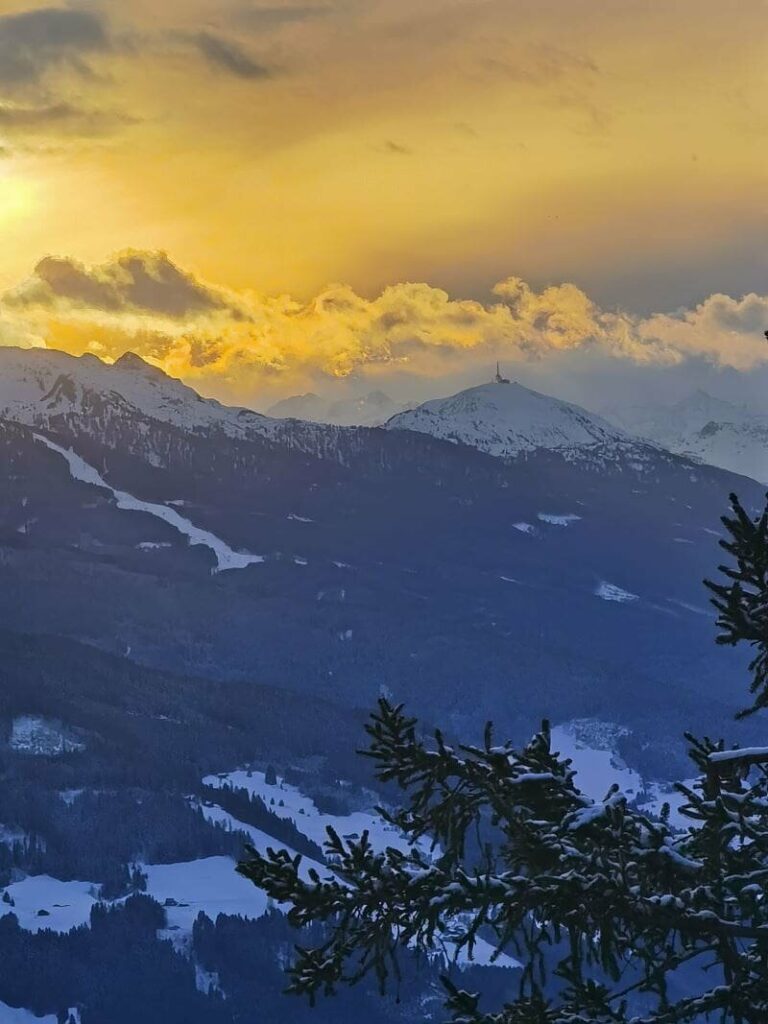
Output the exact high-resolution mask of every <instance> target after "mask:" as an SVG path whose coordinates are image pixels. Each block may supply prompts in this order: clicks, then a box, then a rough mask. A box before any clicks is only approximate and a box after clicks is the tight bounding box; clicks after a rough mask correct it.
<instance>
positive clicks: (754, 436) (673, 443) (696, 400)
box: [609, 391, 768, 483]
mask: <svg viewBox="0 0 768 1024" xmlns="http://www.w3.org/2000/svg"><path fill="white" fill-rule="evenodd" d="M609 415H610V417H611V419H612V420H614V421H615V422H616V423H618V424H620V425H621V426H622V427H624V428H625V429H627V430H629V431H631V432H632V433H635V434H639V435H640V436H642V437H647V438H649V439H651V440H653V441H655V442H657V443H658V444H660V445H663V447H665V448H667V449H669V451H672V452H676V453H678V454H680V455H685V456H687V457H689V458H695V459H698V460H701V461H702V462H708V463H710V465H713V466H720V467H721V468H722V469H728V470H730V471H731V472H732V473H741V474H743V475H744V476H751V477H752V478H753V479H755V480H758V481H759V482H760V483H768V414H760V413H757V412H754V411H752V410H751V409H748V408H747V407H746V406H742V405H736V404H734V403H731V402H725V401H723V400H722V399H720V398H715V397H713V396H712V395H709V394H707V393H706V392H705V391H696V392H695V393H694V394H692V395H690V396H689V397H688V398H686V399H684V400H683V401H681V402H678V403H677V404H675V405H671V406H661V405H645V406H629V407H626V408H623V409H616V410H611V412H610V414H609Z"/></svg>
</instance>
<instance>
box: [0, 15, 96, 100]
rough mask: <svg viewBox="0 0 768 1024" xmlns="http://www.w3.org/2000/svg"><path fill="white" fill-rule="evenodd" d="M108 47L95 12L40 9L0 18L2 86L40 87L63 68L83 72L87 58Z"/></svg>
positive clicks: (0, 82) (0, 76)
mask: <svg viewBox="0 0 768 1024" xmlns="http://www.w3.org/2000/svg"><path fill="white" fill-rule="evenodd" d="M109 47H110V41H109V37H108V34H107V32H106V29H105V27H104V24H103V22H102V21H101V19H100V18H99V16H98V15H97V14H95V13H93V12H92V11H85V10H78V9H74V8H65V7H41V8H37V9H35V10H30V11H21V12H19V13H15V14H6V15H4V16H0V84H2V85H4V86H6V87H9V86H19V85H27V84H37V83H38V82H39V81H40V79H41V78H42V77H43V76H44V75H45V73H46V72H47V71H48V70H49V69H51V68H55V67H61V66H62V65H66V66H69V67H70V68H73V69H75V70H78V71H84V70H85V65H84V64H83V62H82V61H83V57H84V56H85V55H88V54H90V53H95V52H99V51H104V50H108V49H109Z"/></svg>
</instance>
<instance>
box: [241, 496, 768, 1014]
mask: <svg viewBox="0 0 768 1024" xmlns="http://www.w3.org/2000/svg"><path fill="white" fill-rule="evenodd" d="M731 504H732V513H731V515H730V516H726V517H724V518H723V523H724V525H725V527H726V529H727V532H728V539H727V540H725V541H723V542H722V543H723V547H724V548H725V550H726V551H727V552H728V554H729V556H730V557H731V560H732V561H731V563H730V564H729V565H727V566H723V567H721V570H722V572H723V574H724V577H725V578H724V580H723V581H721V582H715V583H708V584H707V585H708V586H709V587H710V589H711V591H712V592H713V594H714V601H713V603H714V604H715V607H716V608H717V611H718V625H719V628H720V634H719V636H718V642H720V643H725V644H738V643H747V644H749V645H751V646H752V648H753V650H754V657H753V660H752V662H751V666H750V672H751V675H752V685H751V692H752V697H753V703H752V705H751V706H750V707H749V708H747V709H746V710H745V711H743V712H741V714H752V713H754V712H756V711H758V710H760V709H762V708H765V707H768V509H767V510H766V512H765V513H764V514H763V515H762V516H760V517H759V518H756V519H753V518H751V517H750V516H749V514H748V513H747V512H746V511H745V510H744V509H743V508H742V507H741V505H740V504H739V502H738V500H737V499H736V498H735V497H732V498H731ZM367 732H368V736H369V740H370V744H369V748H368V750H367V751H365V754H366V755H367V756H368V757H370V758H372V759H373V761H374V764H375V768H376V774H377V776H378V778H379V779H380V780H381V781H382V782H386V783H392V782H394V783H396V784H397V785H398V786H399V787H400V789H401V790H402V792H403V794H404V801H403V806H402V807H400V808H399V809H397V810H394V811H387V810H384V809H382V812H381V813H382V814H383V815H384V817H385V818H386V819H387V820H388V821H389V822H390V823H391V824H392V825H394V826H396V827H397V828H398V829H399V830H401V831H402V832H403V833H404V834H405V835H407V836H408V837H409V838H410V839H411V840H412V841H413V845H412V847H411V849H410V852H408V853H403V852H401V851H399V850H395V849H388V850H386V851H385V852H383V853H381V852H375V851H374V849H373V848H372V846H371V843H370V841H369V838H368V836H367V835H366V834H363V835H362V837H361V838H359V839H346V840H342V839H341V838H340V837H339V836H338V835H337V834H336V833H335V832H333V831H332V830H329V837H328V841H327V843H326V856H327V862H328V871H327V872H322V873H321V872H318V871H316V870H311V871H309V872H308V873H307V872H305V871H304V870H303V869H302V868H301V865H300V860H301V859H300V858H299V857H292V856H291V855H290V854H289V853H288V852H287V851H285V850H281V851H274V850H270V851H268V853H267V854H260V853H258V852H257V851H256V850H253V849H251V850H250V851H249V856H248V859H247V860H246V861H245V862H244V863H243V864H241V865H240V867H239V870H240V872H241V873H242V874H243V875H245V876H246V877H247V878H250V879H251V880H252V881H253V882H255V884H256V885H258V886H260V887H261V888H263V889H264V890H265V891H266V892H267V893H268V895H269V896H270V897H271V898H272V899H274V900H277V901H280V902H285V903H288V904H289V905H290V906H291V909H290V911H289V919H290V921H291V922H292V923H293V924H294V925H296V926H299V927H300V926H303V925H306V924H309V923H312V922H324V923H325V924H326V925H327V927H328V938H327V940H326V941H325V942H324V943H323V944H321V945H319V946H317V947H315V948H308V949H305V948H298V950H297V956H296V960H295V962H294V964H293V966H292V967H291V969H290V987H289V991H292V992H294V993H298V994H304V995H306V996H309V998H310V1000H314V999H315V998H316V997H317V996H318V995H320V994H330V993H333V992H334V991H335V990H336V989H337V988H338V987H339V986H341V985H343V984H352V983H354V982H356V981H358V980H360V979H361V978H363V977H364V976H366V975H368V974H371V973H373V974H374V975H375V976H376V977H377V978H378V981H379V984H380V986H381V987H382V988H384V987H385V986H386V984H387V983H388V982H389V981H391V980H392V979H393V977H394V978H397V974H398V969H399V967H398V965H399V956H400V954H402V952H403V951H404V950H406V949H409V948H416V949H420V950H424V951H427V952H429V951H433V950H435V949H436V948H439V945H440V943H441V942H442V941H443V940H445V939H449V940H450V942H451V945H452V948H454V949H456V950H457V951H459V952H460V953H461V954H462V955H465V956H468V957H470V958H471V956H472V953H473V949H474V947H475V945H476V943H477V941H478V939H479V938H483V939H485V940H488V941H490V942H491V943H493V945H494V946H495V948H496V950H497V951H498V953H501V952H506V953H509V954H510V955H512V956H514V957H516V958H517V959H518V960H519V962H520V964H521V968H522V969H521V970H520V972H519V975H520V980H519V989H518V991H517V992H516V994H515V996H514V998H512V999H511V1000H510V1001H509V1002H508V1003H506V1004H505V1005H504V1006H501V1007H487V1006H485V1005H484V1003H483V999H482V996H481V995H478V994H476V993H471V992H467V991H463V990H461V989H459V988H457V987H456V986H455V985H454V984H453V983H452V982H451V981H450V980H448V979H447V978H446V979H445V985H446V1007H447V1010H448V1012H449V1014H450V1015H451V1017H452V1020H453V1021H454V1022H455V1024H627V1022H634V1024H678V1022H686V1021H688V1022H697V1021H703V1020H705V1019H713V1020H720V1021H724V1022H727V1024H765V1022H766V1021H768V747H766V748H749V749H738V748H735V749H727V748H726V745H725V743H724V742H723V741H722V740H721V741H719V742H717V743H715V742H712V741H711V740H709V739H707V738H704V739H696V738H694V737H693V736H688V740H689V744H690V755H691V757H692V759H693V761H694V764H695V766H696V769H697V772H698V781H697V782H696V783H695V784H693V785H692V786H685V785H680V786H678V788H679V789H680V791H681V792H682V793H683V795H684V797H685V804H684V808H683V811H684V814H685V815H686V816H687V818H688V820H689V822H690V824H689V825H688V826H687V827H685V828H679V827H678V828H676V827H673V825H672V824H671V823H670V820H669V814H668V808H667V809H666V810H665V811H664V812H662V814H661V815H660V817H654V816H652V815H649V814H646V813H643V812H642V811H641V810H638V809H637V808H636V807H633V806H632V804H631V803H630V801H629V800H628V798H627V797H626V796H625V795H624V794H622V793H621V792H619V791H618V788H617V787H616V786H613V787H611V789H610V790H609V791H608V793H607V794H606V796H605V798H604V799H603V800H601V801H597V802H596V801H594V800H592V799H590V798H589V797H587V796H586V795H585V794H584V793H582V792H581V791H580V790H579V788H578V786H577V784H576V780H575V778H574V771H573V770H572V767H571V764H570V762H569V761H568V760H565V759H562V758H560V757H559V756H558V755H557V753H556V752H555V751H553V749H552V744H551V735H550V731H549V727H548V725H547V723H544V725H543V727H542V729H541V731H540V732H539V733H538V735H536V736H535V737H534V738H533V740H532V741H531V742H530V743H529V744H528V745H527V746H526V747H524V748H523V749H521V750H516V749H514V748H513V747H512V746H511V745H510V744H506V743H505V744H497V743H496V742H495V741H494V738H493V734H492V730H491V728H490V726H489V727H487V729H486V732H485V736H484V739H483V742H482V743H481V744H479V745H453V744H450V743H448V742H447V741H446V739H445V738H444V736H443V735H442V734H441V733H440V732H437V733H436V734H435V735H434V738H433V739H432V740H431V741H430V742H427V741H426V740H425V739H423V738H422V737H421V735H420V734H419V731H418V728H417V722H416V720H415V719H413V718H410V717H409V716H408V715H407V714H406V713H405V711H404V709H403V708H402V706H393V705H392V704H391V703H390V702H389V701H388V700H386V699H382V700H381V701H380V702H379V707H378V710H377V712H376V713H375V714H374V715H373V716H372V718H371V721H370V723H369V724H368V726H367Z"/></svg>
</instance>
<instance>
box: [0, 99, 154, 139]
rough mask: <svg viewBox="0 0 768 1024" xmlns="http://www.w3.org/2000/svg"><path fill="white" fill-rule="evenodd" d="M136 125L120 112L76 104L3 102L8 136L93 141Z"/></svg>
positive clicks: (1, 124) (0, 109) (0, 118)
mask: <svg viewBox="0 0 768 1024" xmlns="http://www.w3.org/2000/svg"><path fill="white" fill-rule="evenodd" d="M133 123H135V120H134V118H131V117H129V116H128V115H126V114H121V113H118V112H117V111H109V110H90V109H86V108H84V107H80V106H77V105H76V104H73V103H66V102H61V103H44V104H39V105H22V104H17V103H2V102H0V129H2V131H3V132H5V133H6V134H7V135H35V134H36V133H42V132H45V133H46V134H47V135H50V134H54V135H68V136H79V137H85V138H90V137H93V136H100V135H106V134H109V133H110V132H112V131H115V130H117V129H119V128H122V127H125V126H126V125H130V124H133Z"/></svg>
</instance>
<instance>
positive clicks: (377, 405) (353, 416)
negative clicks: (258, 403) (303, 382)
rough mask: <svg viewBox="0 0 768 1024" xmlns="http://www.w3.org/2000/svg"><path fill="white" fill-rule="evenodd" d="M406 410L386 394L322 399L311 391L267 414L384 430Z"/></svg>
mask: <svg viewBox="0 0 768 1024" xmlns="http://www.w3.org/2000/svg"><path fill="white" fill-rule="evenodd" d="M406 408H408V406H406V405H403V404H401V403H398V402H394V401H393V400H392V399H391V398H390V397H389V395H385V394H384V392H383V391H371V392H369V393H368V394H367V395H360V396H358V397H357V398H339V399H328V398H321V397H320V395H315V394H313V393H312V392H309V393H308V394H306V395H294V396H293V397H291V398H284V399H283V400H282V401H280V402H276V403H275V405H273V406H271V407H270V408H269V409H268V410H267V415H268V416H275V417H278V418H280V419H286V418H292V419H299V420H311V421H312V422H313V423H334V424H336V425H337V426H341V427H380V426H381V425H382V424H383V423H386V421H387V420H388V419H389V418H390V417H391V416H394V415H395V413H398V412H402V411H403V409H406Z"/></svg>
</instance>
